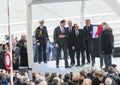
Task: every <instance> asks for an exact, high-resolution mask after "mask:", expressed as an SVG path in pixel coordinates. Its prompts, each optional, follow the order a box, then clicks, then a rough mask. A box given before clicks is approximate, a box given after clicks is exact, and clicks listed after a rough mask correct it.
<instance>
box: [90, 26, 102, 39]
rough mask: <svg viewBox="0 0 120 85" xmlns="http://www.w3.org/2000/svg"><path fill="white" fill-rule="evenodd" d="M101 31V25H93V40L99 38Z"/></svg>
mask: <svg viewBox="0 0 120 85" xmlns="http://www.w3.org/2000/svg"><path fill="white" fill-rule="evenodd" d="M101 31H102V26H101V25H93V27H92V38H98V36H99V34H100V32H101Z"/></svg>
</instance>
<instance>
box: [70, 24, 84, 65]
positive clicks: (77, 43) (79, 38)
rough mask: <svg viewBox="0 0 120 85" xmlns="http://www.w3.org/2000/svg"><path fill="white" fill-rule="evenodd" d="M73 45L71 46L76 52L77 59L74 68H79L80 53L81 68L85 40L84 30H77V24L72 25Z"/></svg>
mask: <svg viewBox="0 0 120 85" xmlns="http://www.w3.org/2000/svg"><path fill="white" fill-rule="evenodd" d="M74 29H75V30H74V34H73V35H74V38H73V41H74V45H73V47H72V48H73V49H75V52H76V59H77V65H76V66H80V53H81V55H82V59H81V62H82V64H81V66H83V65H85V39H84V30H83V29H79V26H78V24H74Z"/></svg>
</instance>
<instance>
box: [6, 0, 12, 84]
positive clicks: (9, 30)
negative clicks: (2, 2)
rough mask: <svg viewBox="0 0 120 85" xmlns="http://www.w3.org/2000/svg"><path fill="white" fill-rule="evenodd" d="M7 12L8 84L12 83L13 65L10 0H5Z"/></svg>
mask: <svg viewBox="0 0 120 85" xmlns="http://www.w3.org/2000/svg"><path fill="white" fill-rule="evenodd" d="M7 12H8V35H9V37H10V39H9V46H10V59H11V67H10V85H13V65H12V37H11V24H10V0H7Z"/></svg>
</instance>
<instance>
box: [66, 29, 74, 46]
mask: <svg viewBox="0 0 120 85" xmlns="http://www.w3.org/2000/svg"><path fill="white" fill-rule="evenodd" d="M67 31H68V38H67V44H68V47H71V46H73V38H74V37H73V34H74V33H73V32H74V28H73V27H72V30H71V31H70V29H69V27H67Z"/></svg>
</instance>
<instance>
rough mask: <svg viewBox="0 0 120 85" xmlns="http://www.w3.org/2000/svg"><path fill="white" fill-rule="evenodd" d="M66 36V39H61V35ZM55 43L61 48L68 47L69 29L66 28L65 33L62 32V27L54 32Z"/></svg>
mask: <svg viewBox="0 0 120 85" xmlns="http://www.w3.org/2000/svg"><path fill="white" fill-rule="evenodd" d="M61 34H63V35H65V38H62V39H61V38H59V35H61ZM53 37H54V42H55V44H56V43H57V44H58V45H60V46H67V37H68V31H67V29H66V28H65V27H64V33H62V32H61V28H60V26H58V27H56V28H55V30H54V36H53Z"/></svg>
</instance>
